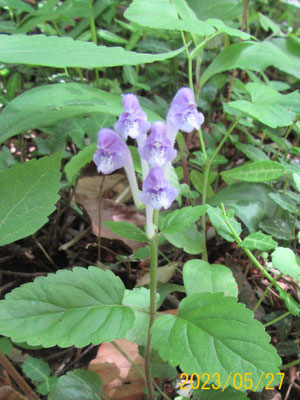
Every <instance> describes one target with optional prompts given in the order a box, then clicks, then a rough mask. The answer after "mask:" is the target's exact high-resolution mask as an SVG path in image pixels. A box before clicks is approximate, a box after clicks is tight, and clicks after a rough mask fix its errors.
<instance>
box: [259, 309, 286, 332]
mask: <svg viewBox="0 0 300 400" xmlns="http://www.w3.org/2000/svg"><path fill="white" fill-rule="evenodd" d="M288 315H290V312H289V311H287V312H286V313H284V314H281V315H279V317H277V318H274V319H273V320H272V321H270V322H267V323H266V324H264V327H265V328H266V327H267V326H270V325H274V324H275V323H276V322H278V321H281V320H282V319H284V318H285V317H287V316H288Z"/></svg>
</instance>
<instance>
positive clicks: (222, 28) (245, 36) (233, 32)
mask: <svg viewBox="0 0 300 400" xmlns="http://www.w3.org/2000/svg"><path fill="white" fill-rule="evenodd" d="M222 6H224V5H222ZM206 22H207V23H209V24H211V25H212V26H213V27H214V28H216V29H217V30H218V31H219V32H222V33H226V34H227V35H229V36H235V37H239V38H241V39H242V40H249V39H251V35H249V33H246V32H242V31H240V30H239V29H233V28H230V27H229V26H227V25H225V24H224V22H223V21H221V20H220V19H216V18H210V19H207V20H206Z"/></svg>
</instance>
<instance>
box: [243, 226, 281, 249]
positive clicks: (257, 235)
mask: <svg viewBox="0 0 300 400" xmlns="http://www.w3.org/2000/svg"><path fill="white" fill-rule="evenodd" d="M241 246H242V247H244V248H247V249H249V250H260V251H268V250H271V249H275V248H276V247H277V246H278V244H277V242H275V240H273V239H272V237H271V236H269V235H265V234H264V233H262V231H258V232H252V233H250V235H248V236H247V237H246V238H245V239H244V240H243V243H242V245H241Z"/></svg>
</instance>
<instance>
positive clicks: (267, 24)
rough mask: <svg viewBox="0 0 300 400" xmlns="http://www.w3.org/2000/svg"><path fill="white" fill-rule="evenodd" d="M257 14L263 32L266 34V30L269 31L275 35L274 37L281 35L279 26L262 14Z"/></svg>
mask: <svg viewBox="0 0 300 400" xmlns="http://www.w3.org/2000/svg"><path fill="white" fill-rule="evenodd" d="M258 14H259V21H260V24H261V27H262V28H263V30H265V31H266V32H268V30H269V29H270V30H271V31H272V32H273V33H275V35H280V34H281V31H280V26H279V25H277V24H276V23H275V22H274V21H272V20H271V19H270V18H269V17H267V16H266V15H263V14H262V13H258Z"/></svg>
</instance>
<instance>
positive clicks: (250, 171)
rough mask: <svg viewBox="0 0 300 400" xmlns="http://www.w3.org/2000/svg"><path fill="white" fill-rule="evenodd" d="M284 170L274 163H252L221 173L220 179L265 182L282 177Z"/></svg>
mask: <svg viewBox="0 0 300 400" xmlns="http://www.w3.org/2000/svg"><path fill="white" fill-rule="evenodd" d="M285 172H286V169H285V168H284V167H283V166H282V165H281V164H279V163H278V162H276V161H254V162H249V163H247V164H245V165H243V166H242V167H237V168H233V169H230V170H228V171H224V172H221V176H222V178H223V179H224V180H225V182H226V179H230V180H232V179H236V180H240V181H244V182H266V181H272V180H273V179H278V178H280V177H281V176H282V175H284V174H285Z"/></svg>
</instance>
